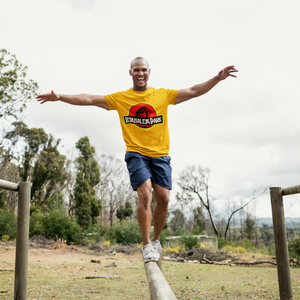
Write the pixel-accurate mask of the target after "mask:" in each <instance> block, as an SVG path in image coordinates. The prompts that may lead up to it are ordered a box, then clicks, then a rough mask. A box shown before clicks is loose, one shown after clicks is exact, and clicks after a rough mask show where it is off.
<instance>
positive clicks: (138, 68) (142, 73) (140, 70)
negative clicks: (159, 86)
mask: <svg viewBox="0 0 300 300" xmlns="http://www.w3.org/2000/svg"><path fill="white" fill-rule="evenodd" d="M129 74H130V76H131V77H132V82H133V90H135V91H145V90H147V89H148V79H149V75H150V69H149V66H148V63H147V61H146V60H144V59H136V60H134V61H133V63H132V66H131V70H129Z"/></svg>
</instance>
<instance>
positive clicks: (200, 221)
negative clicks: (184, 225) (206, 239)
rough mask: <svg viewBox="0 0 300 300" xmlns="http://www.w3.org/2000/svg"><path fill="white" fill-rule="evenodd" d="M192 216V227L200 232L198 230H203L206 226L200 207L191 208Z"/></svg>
mask: <svg viewBox="0 0 300 300" xmlns="http://www.w3.org/2000/svg"><path fill="white" fill-rule="evenodd" d="M193 217H194V229H195V228H198V230H199V234H200V232H203V231H204V230H205V227H206V219H205V216H204V213H203V209H202V207H200V206H197V207H196V208H194V209H193Z"/></svg>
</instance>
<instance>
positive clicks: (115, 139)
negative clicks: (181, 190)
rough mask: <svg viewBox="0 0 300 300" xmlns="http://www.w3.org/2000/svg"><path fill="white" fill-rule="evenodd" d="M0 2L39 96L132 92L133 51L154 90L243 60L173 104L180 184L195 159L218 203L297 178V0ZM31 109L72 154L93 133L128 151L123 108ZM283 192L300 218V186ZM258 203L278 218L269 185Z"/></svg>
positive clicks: (2, 39)
mask: <svg viewBox="0 0 300 300" xmlns="http://www.w3.org/2000/svg"><path fill="white" fill-rule="evenodd" d="M0 11H1V18H0V48H5V49H7V50H8V51H9V52H10V53H12V54H15V55H16V56H17V59H18V60H19V61H20V62H21V63H22V64H23V65H25V66H28V73H27V74H28V78H30V79H33V80H35V81H37V82H38V84H39V87H40V89H39V91H40V92H42V93H45V92H48V91H50V90H51V89H53V90H54V91H55V92H57V93H62V94H64V93H65V94H78V93H90V94H102V95H105V94H109V93H113V92H116V91H122V90H127V89H128V88H130V87H131V77H130V76H129V75H128V69H129V63H130V61H131V59H132V58H134V57H136V56H144V57H146V58H147V59H148V61H149V63H150V68H151V76H150V81H149V84H150V86H153V87H155V88H160V87H164V88H173V89H181V88H187V87H190V86H192V85H194V84H197V83H200V82H203V81H205V80H207V79H210V78H211V77H213V76H215V75H216V74H217V73H218V71H219V70H220V69H222V68H223V67H225V66H227V65H231V64H232V65H235V67H236V68H237V69H238V70H239V73H238V78H228V79H227V80H225V81H223V82H221V83H220V84H219V85H217V86H216V87H215V88H214V89H213V90H212V91H210V92H209V93H208V94H206V95H204V96H202V97H199V98H197V99H193V100H191V101H189V102H186V103H183V104H180V105H178V106H172V107H170V108H169V122H170V124H169V127H170V136H171V149H170V155H171V157H172V166H173V176H174V181H176V178H177V177H178V174H179V172H180V171H181V170H183V169H184V168H185V167H186V166H187V165H188V164H200V165H202V166H203V167H209V168H210V169H211V177H210V186H211V188H210V192H211V194H212V195H214V197H216V198H217V200H215V205H216V207H218V208H219V209H220V210H221V209H222V207H223V206H224V203H225V200H226V199H229V200H230V201H234V200H235V201H239V199H241V198H243V199H244V200H245V201H246V200H247V199H250V198H251V196H252V193H253V191H254V189H255V188H257V187H258V186H260V185H264V186H268V185H270V186H280V187H289V186H294V185H298V184H300V155H299V153H300V122H299V112H300V84H299V79H300V75H299V72H300V59H299V56H300V55H299V53H300V31H299V29H300V18H299V11H300V2H299V1H298V0H281V1H278V0H252V1H241V0H226V1H225V0H214V1H211V0H206V1H202V0H185V1H178V0H151V1H150V0H148V1H141V0H139V1H136V0H126V1H124V0H105V1H102V0H26V1H22V0H9V1H5V0H0ZM25 114H26V120H25V122H26V123H27V124H28V126H29V127H42V128H44V130H45V131H46V132H47V133H52V134H53V135H54V136H55V137H56V138H60V139H61V140H62V144H63V145H64V148H63V150H62V151H63V152H64V153H67V152H68V151H70V150H71V149H72V148H73V147H74V146H75V143H76V142H77V141H78V140H79V138H81V137H83V136H85V135H87V136H88V137H89V138H90V141H91V144H92V145H94V146H95V148H96V151H97V152H98V153H102V152H105V153H111V154H115V155H116V156H117V157H118V158H120V159H122V160H123V158H124V154H125V144H124V142H123V139H122V134H121V128H120V124H119V119H118V115H117V113H116V112H114V111H112V112H107V111H105V110H103V109H100V108H93V107H76V106H71V105H68V104H64V103H49V104H43V105H40V104H39V103H37V102H36V101H31V102H30V103H29V104H28V108H27V110H26V113H25ZM174 188H175V190H176V186H174ZM174 194H175V193H174V192H173V193H172V197H174ZM284 201H285V203H286V204H285V214H286V216H290V217H299V212H300V195H298V196H288V197H285V198H284ZM252 209H254V210H255V211H256V214H257V216H258V217H271V207H270V197H269V193H268V192H267V193H266V194H265V195H264V196H262V197H260V198H259V199H258V200H257V201H256V208H253V207H252Z"/></svg>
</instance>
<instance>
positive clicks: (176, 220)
mask: <svg viewBox="0 0 300 300" xmlns="http://www.w3.org/2000/svg"><path fill="white" fill-rule="evenodd" d="M171 213H172V214H173V218H172V219H171V221H170V223H169V226H170V228H171V229H172V230H173V231H176V230H177V229H183V228H184V225H185V221H186V218H185V215H184V213H183V212H182V210H181V209H175V210H173V211H172V212H171Z"/></svg>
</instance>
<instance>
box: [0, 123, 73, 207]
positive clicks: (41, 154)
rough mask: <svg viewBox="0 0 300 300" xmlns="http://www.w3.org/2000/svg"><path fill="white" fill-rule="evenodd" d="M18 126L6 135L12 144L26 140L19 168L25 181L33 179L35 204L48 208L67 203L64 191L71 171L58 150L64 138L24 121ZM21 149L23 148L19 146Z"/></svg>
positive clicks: (15, 125) (32, 190) (32, 191)
mask: <svg viewBox="0 0 300 300" xmlns="http://www.w3.org/2000/svg"><path fill="white" fill-rule="evenodd" d="M13 126H14V129H13V130H11V131H10V132H8V133H7V135H6V138H7V139H9V140H10V141H11V145H12V147H15V146H16V145H17V143H18V142H20V141H22V143H21V144H20V146H22V154H21V157H20V165H19V171H20V176H21V179H22V180H23V181H26V180H28V179H29V180H30V181H31V182H32V188H31V203H32V204H33V205H34V206H40V207H43V210H44V211H47V210H49V209H51V208H52V207H53V206H55V207H56V208H58V207H61V206H62V205H63V202H64V201H63V198H62V195H61V194H60V193H61V191H62V190H63V188H64V186H65V181H66V178H67V172H66V171H65V169H64V167H65V162H66V157H65V156H63V155H61V154H60V153H59V151H58V146H59V144H60V140H59V139H58V140H55V139H54V137H53V136H52V135H51V134H50V135H48V134H47V133H45V131H44V129H43V128H28V126H27V125H26V124H25V123H23V122H14V123H13ZM19 148H20V147H19Z"/></svg>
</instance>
